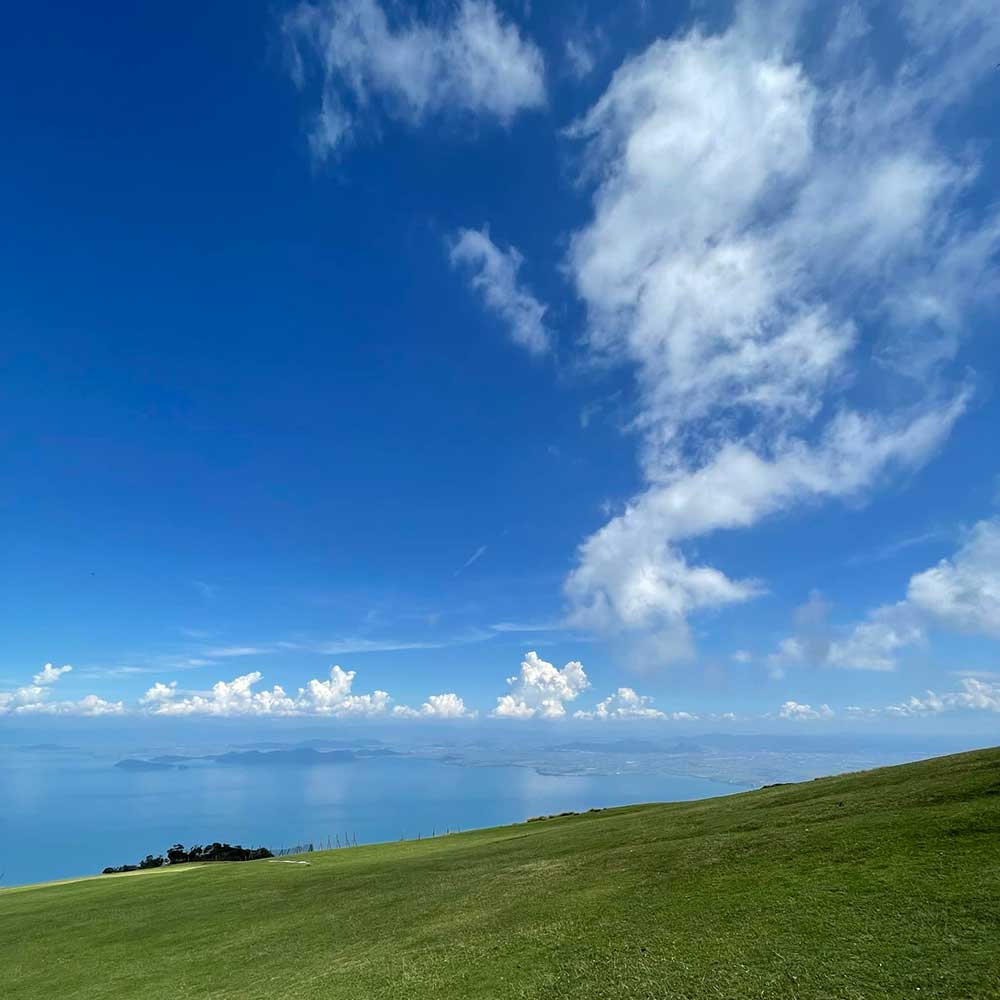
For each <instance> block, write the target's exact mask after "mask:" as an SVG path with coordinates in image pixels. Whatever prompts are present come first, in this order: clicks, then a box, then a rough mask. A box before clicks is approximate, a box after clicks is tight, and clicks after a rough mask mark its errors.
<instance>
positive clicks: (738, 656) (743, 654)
mask: <svg viewBox="0 0 1000 1000" xmlns="http://www.w3.org/2000/svg"><path fill="white" fill-rule="evenodd" d="M730 659H731V660H732V661H733V663H750V662H752V661H753V655H752V654H751V653H750V652H749V650H746V649H737V650H736V652H735V653H733V655H732V656H731V657H730Z"/></svg>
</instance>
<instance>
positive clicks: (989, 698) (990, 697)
mask: <svg viewBox="0 0 1000 1000" xmlns="http://www.w3.org/2000/svg"><path fill="white" fill-rule="evenodd" d="M962 709H966V710H973V711H982V712H1000V684H996V683H990V682H989V681H984V680H979V679H978V678H975V677H966V678H964V679H963V680H962V682H961V686H960V688H959V690H958V691H949V692H947V693H945V694H942V695H937V694H935V693H934V692H933V691H928V692H927V694H926V695H925V696H924V697H923V698H916V697H911V698H908V699H907V700H906V701H904V702H901V703H899V704H898V705H889V706H887V707H886V708H885V713H886V714H887V715H894V716H904V717H905V716H920V715H937V714H939V713H941V712H948V711H956V710H962Z"/></svg>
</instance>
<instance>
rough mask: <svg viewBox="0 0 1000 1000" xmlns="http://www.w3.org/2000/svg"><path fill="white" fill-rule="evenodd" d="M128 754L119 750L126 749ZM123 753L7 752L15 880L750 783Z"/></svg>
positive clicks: (462, 824) (8, 879)
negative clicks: (123, 765) (128, 758)
mask: <svg viewBox="0 0 1000 1000" xmlns="http://www.w3.org/2000/svg"><path fill="white" fill-rule="evenodd" d="M115 759H117V758H115ZM113 764H114V759H105V758H89V757H86V756H84V757H79V756H75V755H72V754H61V753H51V752H40V751H33V752H23V751H20V752H11V753H4V754H3V759H2V760H0V872H4V873H5V874H4V876H3V885H18V884H21V883H25V882H39V881H43V880H47V879H57V878H66V877H70V876H74V875H86V874H93V873H96V872H99V871H100V870H101V869H102V868H103V867H105V866H106V865H120V864H125V863H129V864H135V863H136V862H137V861H138V860H139V858H141V857H143V856H145V855H146V854H149V853H152V854H159V853H161V852H163V851H164V850H166V848H167V847H169V846H170V845H171V844H173V843H175V842H177V841H180V842H181V843H184V844H187V845H190V844H194V843H205V842H211V841H213V840H225V841H229V842H230V843H240V844H243V845H245V846H252V845H253V846H255V845H261V844H263V845H265V846H268V847H271V848H272V849H276V848H279V847H282V846H290V845H293V844H300V843H308V842H310V841H312V842H313V843H315V844H316V845H317V847H318V846H319V844H320V843H322V844H324V845H325V844H326V840H327V837H330V838H333V837H334V836H335V835H336V834H338V833H339V835H340V836H341V838H342V839H343V837H344V835H345V834H346V833H350V834H351V835H352V836H354V835H356V836H357V839H358V843H359V844H360V843H374V842H379V841H385V840H397V839H399V837H401V836H405V837H407V838H411V837H416V836H417V834H418V833H419V834H421V835H422V836H427V835H429V834H430V833H431V832H432V831H433V830H437V831H438V832H442V831H444V830H445V829H446V828H449V827H450V828H451V829H456V828H461V829H463V830H464V829H470V828H473V827H484V826H495V825H498V824H503V823H514V822H518V821H521V820H524V819H527V818H528V817H529V816H536V815H539V814H542V813H556V812H563V811H565V810H570V809H572V810H584V809H589V808H591V807H592V806H614V805H627V804H629V803H635V802H652V801H676V800H682V799H698V798H706V797H708V796H713V795H723V794H728V793H731V792H733V791H737V790H738V789H734V788H733V787H731V786H728V785H722V784H718V783H716V782H712V781H707V780H705V779H702V778H687V777H676V776H651V775H634V774H625V775H601V776H585V777H577V776H562V775H560V776H548V775H539V774H536V773H535V772H534V771H533V770H531V769H530V768H526V767H476V768H471V767H460V766H454V765H448V764H441V763H438V762H437V761H430V760H420V759H414V758H407V757H401V758H373V759H366V760H358V761H355V762H352V763H346V764H339V765H334V764H325V765H319V766H280V767H225V766H219V765H216V766H206V767H195V768H191V769H189V770H185V771H156V772H146V773H141V772H140V773H134V772H125V771H122V770H121V769H116V768H114V767H113V766H112V765H113Z"/></svg>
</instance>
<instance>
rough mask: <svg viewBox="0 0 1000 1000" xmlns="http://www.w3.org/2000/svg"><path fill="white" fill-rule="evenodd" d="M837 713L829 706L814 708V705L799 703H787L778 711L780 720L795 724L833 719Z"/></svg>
mask: <svg viewBox="0 0 1000 1000" xmlns="http://www.w3.org/2000/svg"><path fill="white" fill-rule="evenodd" d="M834 715H835V713H834V711H833V709H832V708H830V706H829V705H820V706H819V707H818V708H813V707H812V705H803V704H801V703H800V702H797V701H786V702H785V703H784V704H783V705H782V706H781V708H779V709H778V718H779V719H791V720H793V721H794V722H811V721H813V720H815V719H832V718H833V717H834Z"/></svg>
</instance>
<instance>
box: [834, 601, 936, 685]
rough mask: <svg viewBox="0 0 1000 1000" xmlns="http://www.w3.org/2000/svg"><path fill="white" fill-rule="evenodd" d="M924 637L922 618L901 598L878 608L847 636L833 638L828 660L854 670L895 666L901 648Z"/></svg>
mask: <svg viewBox="0 0 1000 1000" xmlns="http://www.w3.org/2000/svg"><path fill="white" fill-rule="evenodd" d="M923 640H924V630H923V628H922V627H921V625H920V622H919V620H918V619H917V618H916V616H915V615H914V614H913V613H912V609H911V608H910V607H908V606H907V604H906V602H905V601H901V602H900V603H898V604H893V605H887V606H886V607H883V608H878V609H876V610H875V611H873V612H872V613H871V615H869V617H868V620H867V621H864V622H861V623H860V624H859V625H856V626H855V627H854V629H853V630H852V631H851V633H850V634H849V635H848V636H847V638H846V639H844V640H840V641H835V642H832V643H831V644H830V649H829V653H828V656H827V662H828V663H829V665H830V666H831V667H846V668H848V669H852V670H895V669H896V655H895V654H896V652H897V650H900V649H903V648H905V647H907V646H912V645H915V644H917V643H920V642H923Z"/></svg>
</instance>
